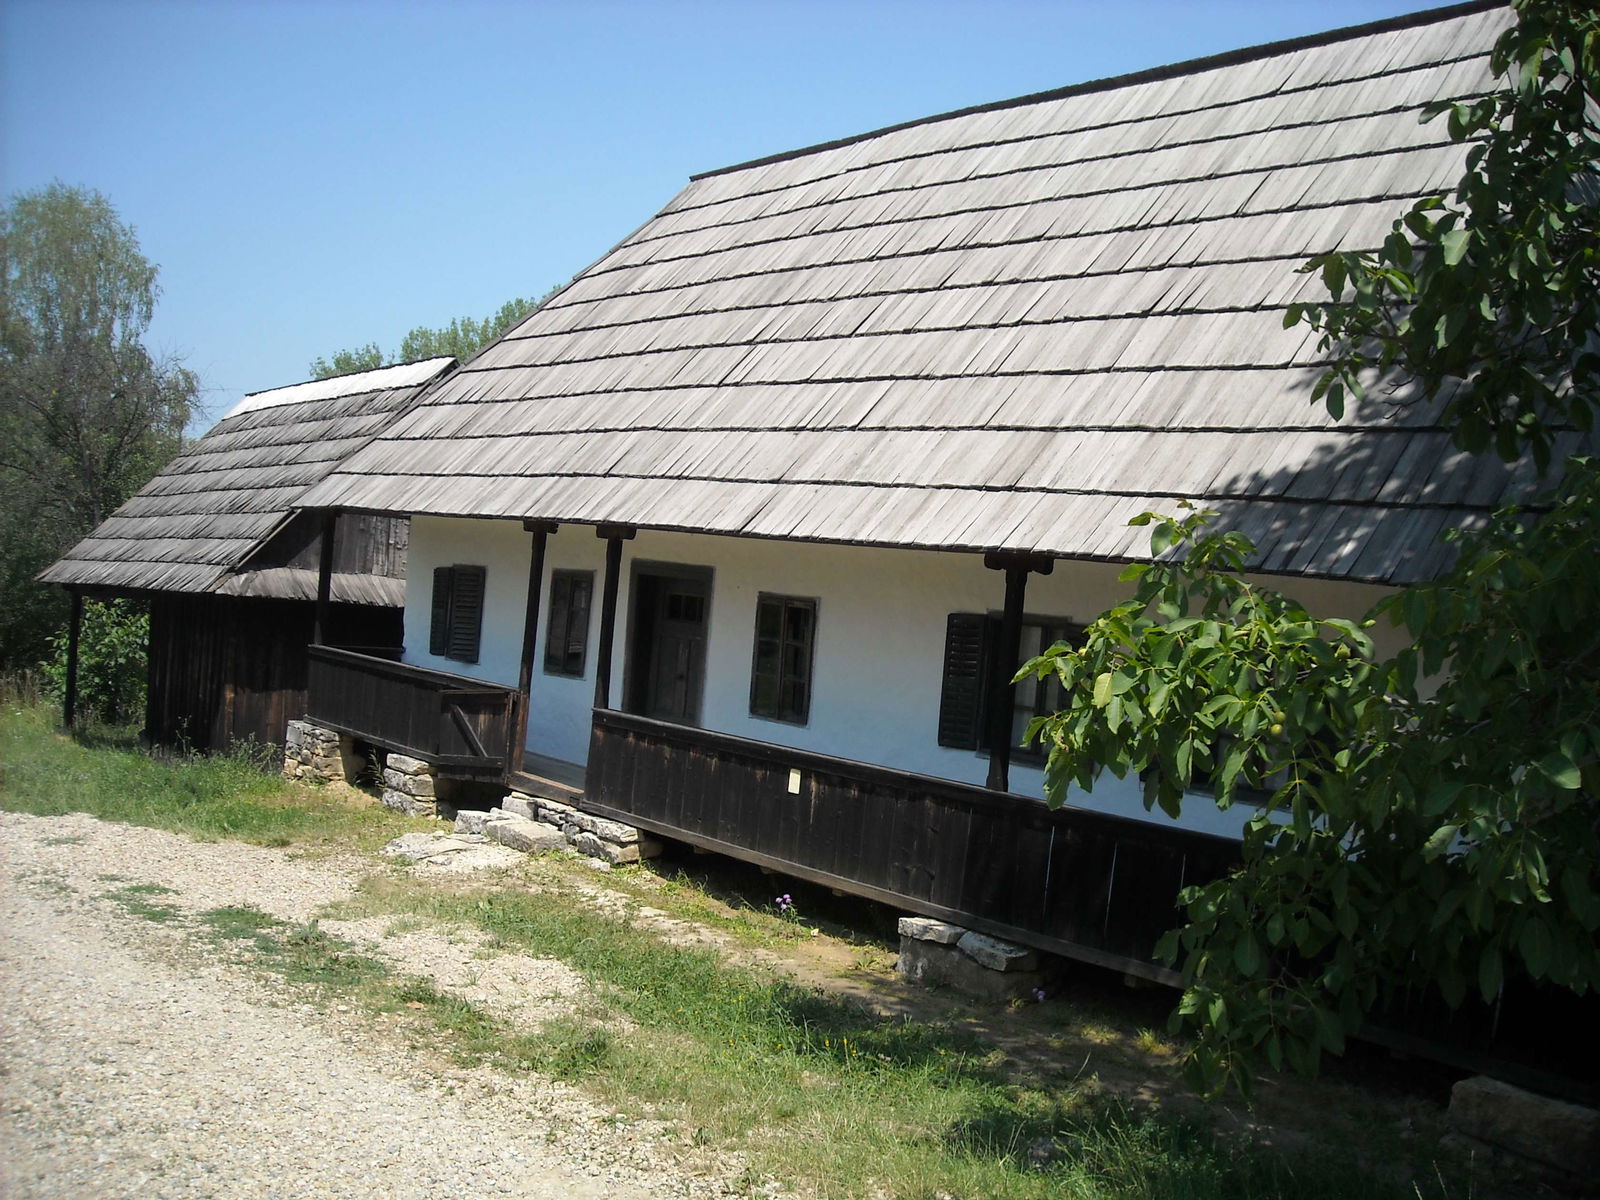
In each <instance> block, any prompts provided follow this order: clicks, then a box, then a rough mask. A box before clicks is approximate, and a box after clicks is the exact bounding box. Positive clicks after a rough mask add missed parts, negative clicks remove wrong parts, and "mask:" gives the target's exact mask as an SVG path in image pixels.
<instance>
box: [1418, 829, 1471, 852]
mask: <svg viewBox="0 0 1600 1200" xmlns="http://www.w3.org/2000/svg"><path fill="white" fill-rule="evenodd" d="M1460 833H1461V826H1459V825H1441V826H1439V828H1437V829H1435V830H1434V831H1433V834H1432V836H1430V837H1429V838H1428V840H1427V841H1426V842H1425V843H1423V846H1422V854H1423V857H1424V858H1438V857H1439V856H1440V855H1441V854H1444V853H1446V852H1447V851H1448V850H1449V849H1450V847H1451V846H1453V845H1455V840H1456V837H1457V836H1458V835H1459V834H1460Z"/></svg>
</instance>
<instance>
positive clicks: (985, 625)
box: [939, 613, 999, 750]
mask: <svg viewBox="0 0 1600 1200" xmlns="http://www.w3.org/2000/svg"><path fill="white" fill-rule="evenodd" d="M998 624H999V622H997V621H995V620H994V619H993V618H992V617H990V616H988V615H987V614H985V613H951V614H950V617H949V619H948V620H947V621H946V622H945V627H944V684H943V687H942V688H941V690H940V693H939V745H941V746H952V747H954V748H955V749H957V750H977V749H978V748H979V746H980V744H983V743H986V741H987V739H986V738H985V737H984V736H983V734H984V730H983V714H984V711H985V709H986V708H987V705H986V704H985V703H984V699H985V692H986V691H987V689H988V682H989V665H990V660H991V659H992V658H993V654H994V652H993V649H992V644H993V641H994V637H995V629H996V627H997V626H998Z"/></svg>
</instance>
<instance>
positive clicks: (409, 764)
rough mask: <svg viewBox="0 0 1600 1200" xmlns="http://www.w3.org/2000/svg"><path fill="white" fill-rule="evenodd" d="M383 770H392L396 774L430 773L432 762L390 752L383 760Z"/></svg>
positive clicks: (431, 771) (431, 772)
mask: <svg viewBox="0 0 1600 1200" xmlns="http://www.w3.org/2000/svg"><path fill="white" fill-rule="evenodd" d="M384 770H385V772H388V771H393V772H395V774H397V775H432V774H433V764H432V763H428V762H423V761H422V760H421V759H420V758H412V757H411V756H410V755H409V754H392V753H391V754H390V755H389V757H388V758H386V759H385V760H384Z"/></svg>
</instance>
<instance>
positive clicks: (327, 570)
mask: <svg viewBox="0 0 1600 1200" xmlns="http://www.w3.org/2000/svg"><path fill="white" fill-rule="evenodd" d="M338 521H339V514H338V513H336V512H333V511H331V510H330V511H328V512H325V513H323V514H322V533H321V534H320V535H319V536H320V539H321V541H320V544H319V545H318V547H317V551H318V553H317V615H316V624H315V625H314V626H313V628H312V633H311V642H312V645H315V646H326V645H327V644H328V608H329V604H330V602H331V599H332V596H333V535H334V531H335V529H336V527H337V525H338Z"/></svg>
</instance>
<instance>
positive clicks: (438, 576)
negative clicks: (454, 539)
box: [428, 563, 489, 664]
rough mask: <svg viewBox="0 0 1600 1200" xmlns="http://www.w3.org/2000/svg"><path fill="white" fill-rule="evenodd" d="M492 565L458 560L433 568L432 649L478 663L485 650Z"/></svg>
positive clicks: (437, 653)
mask: <svg viewBox="0 0 1600 1200" xmlns="http://www.w3.org/2000/svg"><path fill="white" fill-rule="evenodd" d="M488 591H489V569H488V568H487V567H484V566H479V565H476V564H470V563H454V564H452V565H450V566H448V567H435V568H434V569H433V594H432V596H431V598H430V605H429V619H428V653H429V654H431V655H432V656H434V657H435V658H446V659H449V660H450V661H451V662H459V663H469V664H471V663H476V662H477V661H478V658H479V656H480V654H481V653H482V650H483V608H484V601H485V598H486V597H487V595H488Z"/></svg>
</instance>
